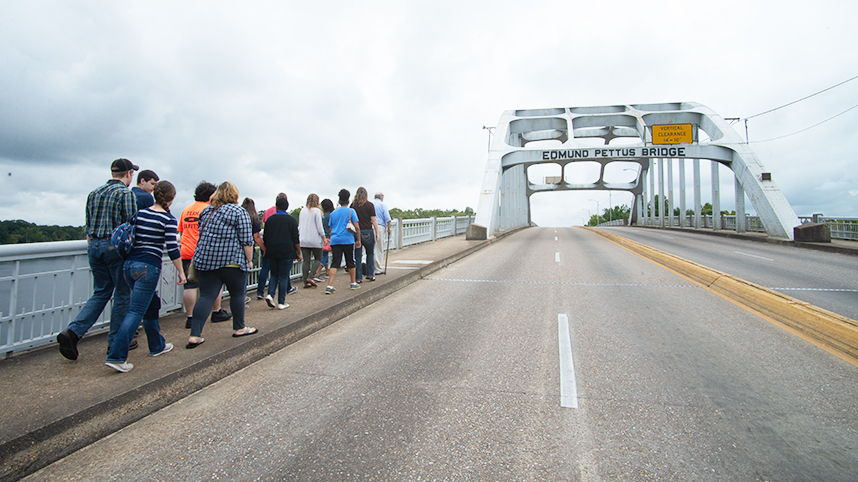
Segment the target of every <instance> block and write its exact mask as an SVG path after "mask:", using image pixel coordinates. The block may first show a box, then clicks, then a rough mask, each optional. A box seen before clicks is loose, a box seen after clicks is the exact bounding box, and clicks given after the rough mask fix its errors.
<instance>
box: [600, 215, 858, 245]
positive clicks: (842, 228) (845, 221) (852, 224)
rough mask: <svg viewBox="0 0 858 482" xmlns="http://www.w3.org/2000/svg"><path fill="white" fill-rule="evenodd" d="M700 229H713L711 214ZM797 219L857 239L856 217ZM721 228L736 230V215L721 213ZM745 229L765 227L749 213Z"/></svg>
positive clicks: (688, 222)
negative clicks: (825, 226) (821, 225)
mask: <svg viewBox="0 0 858 482" xmlns="http://www.w3.org/2000/svg"><path fill="white" fill-rule="evenodd" d="M700 218H701V223H702V224H703V226H701V229H713V227H714V218H713V217H712V215H711V214H709V215H706V216H701V217H700ZM798 219H799V221H801V223H802V224H806V223H823V224H825V225H827V226H828V228H829V229H830V230H831V239H844V240H849V241H858V218H842V217H832V216H822V215H819V214H815V215H813V216H799V217H798ZM618 221H619V220H616V221H614V222H613V223H602V224H600V225H599V226H621V225H622V223H619V222H618ZM679 221H680V218H679V217H677V216H674V217H673V226H674V227H679ZM644 223H645V224H646V225H647V226H659V225H660V224H659V219H658V218H644ZM664 224H665V226H667V225H669V224H670V218H665V219H664ZM693 225H694V216H686V217H685V226H686V227H691V226H693ZM721 229H722V230H725V231H735V230H736V215H734V214H722V215H721ZM745 231H748V232H752V233H765V232H766V229H765V228H764V227H763V223H762V222H761V221H760V218H759V216H751V215H749V214H746V215H745Z"/></svg>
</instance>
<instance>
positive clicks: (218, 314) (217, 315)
mask: <svg viewBox="0 0 858 482" xmlns="http://www.w3.org/2000/svg"><path fill="white" fill-rule="evenodd" d="M231 319H232V313H230V312H228V311H226V310H225V309H223V308H221V309H219V310H217V311H212V323H219V322H221V321H229V320H231Z"/></svg>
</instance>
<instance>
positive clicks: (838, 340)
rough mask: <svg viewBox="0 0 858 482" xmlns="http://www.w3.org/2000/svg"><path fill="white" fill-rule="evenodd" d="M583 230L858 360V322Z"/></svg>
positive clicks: (601, 232) (611, 236)
mask: <svg viewBox="0 0 858 482" xmlns="http://www.w3.org/2000/svg"><path fill="white" fill-rule="evenodd" d="M584 229H586V230H587V231H590V232H593V233H596V234H598V235H600V236H602V237H604V238H606V239H608V240H610V241H612V242H614V243H616V244H618V245H620V246H622V247H624V248H626V249H628V250H629V251H632V252H633V253H636V254H638V255H640V256H643V257H644V258H647V259H649V260H652V261H655V262H656V263H658V264H660V265H662V266H664V267H666V268H668V269H670V270H672V271H675V272H676V273H678V274H680V275H682V276H684V277H686V278H688V279H689V280H691V281H693V282H695V283H697V284H699V285H701V286H703V287H705V288H707V289H709V290H711V291H713V292H715V293H718V294H720V295H722V296H724V297H725V298H728V299H730V300H733V301H735V302H737V303H740V304H742V305H743V306H746V307H748V308H750V309H752V310H754V311H757V312H759V313H762V314H763V315H766V316H768V317H770V318H772V319H774V320H775V321H777V322H779V323H782V324H784V325H786V326H788V327H790V328H792V329H794V330H796V331H798V332H800V333H802V334H804V335H805V336H807V337H809V338H811V339H813V340H815V341H817V342H818V343H819V344H821V345H823V346H825V347H827V348H828V349H830V350H831V351H832V352H835V353H839V354H842V355H845V356H846V357H849V358H852V359H858V321H856V320H853V319H851V318H846V317H845V316H841V315H838V314H837V313H832V312H830V311H828V310H824V309H822V308H819V307H817V306H814V305H811V304H809V303H805V302H804V301H800V300H797V299H795V298H793V297H790V296H787V295H784V294H781V293H778V292H777V291H773V290H770V289H768V288H764V287H762V286H759V285H757V284H754V283H751V282H749V281H745V280H743V279H741V278H737V277H735V276H732V275H729V274H726V273H722V272H720V271H717V270H714V269H711V268H708V267H706V266H703V265H700V264H697V263H695V262H693V261H689V260H687V259H684V258H680V257H679V256H674V255H672V254H669V253H665V252H664V251H659V250H657V249H654V248H651V247H649V246H646V245H643V244H641V243H638V242H636V241H632V240H630V239H628V238H624V237H622V236H619V235H616V234H613V233H608V232H605V231H604V230H600V229H593V228H584Z"/></svg>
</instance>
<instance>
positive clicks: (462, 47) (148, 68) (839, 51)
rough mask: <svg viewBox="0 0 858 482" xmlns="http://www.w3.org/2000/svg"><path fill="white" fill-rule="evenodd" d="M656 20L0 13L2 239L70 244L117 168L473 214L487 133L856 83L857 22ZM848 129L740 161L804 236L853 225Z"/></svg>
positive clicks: (161, 7) (730, 110)
mask: <svg viewBox="0 0 858 482" xmlns="http://www.w3.org/2000/svg"><path fill="white" fill-rule="evenodd" d="M671 5H673V6H682V8H667V7H669V6H670V5H666V6H665V8H662V9H653V8H652V6H651V5H647V4H640V3H635V2H618V3H615V4H612V7H611V9H609V10H606V9H605V8H604V7H602V6H599V5H593V6H589V5H586V4H585V5H582V4H576V3H570V2H538V3H535V4H532V5H528V6H526V7H523V6H522V5H521V4H520V3H514V2H503V1H501V2H472V3H468V2H465V3H463V2H444V1H440V2H412V3H408V4H400V3H397V2H381V1H377V2H372V1H371V2H367V3H363V4H360V5H354V6H352V5H350V4H346V3H339V2H334V3H333V4H324V5H323V4H319V5H306V4H300V3H293V2H289V3H283V2H271V1H252V2H245V3H242V4H240V5H239V4H233V3H228V2H145V3H135V2H130V3H129V2H108V1H94V2H86V3H68V2H61V1H55V2H38V3H32V2H4V3H3V4H0V55H2V58H3V59H4V62H3V63H2V65H0V91H2V92H4V95H3V96H0V168H2V170H3V171H5V172H4V176H3V177H2V179H3V180H2V183H3V184H2V186H0V187H2V188H3V189H2V192H0V218H2V219H12V218H24V219H27V220H30V221H34V222H39V223H51V224H54V223H57V224H81V223H82V222H83V205H84V202H85V198H86V193H87V192H89V191H90V190H91V189H93V188H94V187H96V186H97V185H98V184H100V183H101V182H104V181H105V180H106V179H107V178H108V177H109V164H110V162H111V161H112V160H113V159H115V158H117V157H128V158H130V159H132V160H134V161H135V163H137V164H139V165H141V167H143V168H150V169H153V170H155V171H156V172H158V173H159V175H160V176H161V177H162V178H164V179H169V180H170V181H172V182H173V183H174V184H176V186H177V188H178V191H179V192H178V197H177V201H176V203H177V205H179V204H181V205H184V204H186V203H190V202H191V198H192V196H191V195H192V191H193V188H194V186H195V185H196V184H197V183H198V182H199V181H200V180H201V179H206V180H209V181H212V182H220V181H223V180H231V181H233V182H236V184H237V185H238V186H239V189H240V190H241V194H242V196H249V197H252V198H254V199H256V201H257V204H258V205H259V206H261V207H265V206H267V205H269V203H270V202H271V201H272V200H273V197H274V195H275V194H276V193H277V192H280V191H284V192H287V193H288V194H289V196H290V200H291V202H292V205H293V206H297V205H298V204H300V202H302V201H303V200H304V199H305V198H306V195H307V194H308V193H310V192H317V193H318V194H320V195H321V196H322V197H332V196H335V195H336V192H337V191H338V190H339V189H340V188H342V187H346V188H348V189H350V190H351V191H354V190H355V189H356V188H357V186H361V185H362V186H365V187H367V189H368V190H370V191H376V190H383V191H385V194H386V195H387V200H388V203H389V204H390V205H391V206H399V207H402V208H414V207H424V208H434V207H439V208H454V207H455V208H459V209H463V208H464V207H465V206H471V207H474V208H476V204H477V198H478V194H479V189H480V186H481V182H482V173H483V168H484V166H485V154H486V136H487V133H486V131H484V130H482V129H481V127H482V126H483V125H494V123H495V122H496V121H497V119H498V117H499V116H500V114H501V113H502V112H503V111H504V110H507V109H517V108H539V107H553V106H570V107H571V106H582V105H601V104H621V103H646V102H668V101H682V100H692V101H697V102H702V103H704V104H706V105H708V106H710V107H712V108H713V109H714V110H716V111H717V112H719V113H720V114H722V115H724V116H725V117H739V116H748V115H752V114H756V113H759V112H762V111H764V110H767V109H770V108H772V107H775V106H778V105H781V104H784V103H786V102H790V101H792V100H795V99H797V98H800V97H802V96H804V95H807V94H808V93H812V92H814V91H817V90H820V89H822V88H825V87H827V86H829V85H832V84H834V83H836V82H839V81H842V80H844V79H846V78H849V77H852V76H853V75H855V72H850V71H849V68H850V66H852V65H856V64H858V62H856V60H858V59H856V57H858V53H857V52H856V51H855V50H854V49H852V48H851V46H853V45H854V44H855V34H854V33H853V28H852V26H851V24H850V22H851V19H853V18H855V17H856V13H858V12H856V10H858V6H853V5H851V4H845V3H842V2H822V4H821V5H818V6H817V7H816V8H814V9H806V8H799V7H788V6H784V5H783V4H782V3H781V2H773V1H767V2H755V3H753V4H747V3H746V2H738V1H727V2H720V3H719V4H717V5H707V6H706V7H703V6H695V5H688V4H685V3H682V4H679V3H677V4H671ZM794 25H801V31H802V34H801V35H796V33H795V29H794V28H791V27H790V28H787V26H794ZM822 52H824V55H823V54H822ZM831 59H837V61H836V62H832V61H831ZM856 92H858V81H856V82H855V85H852V84H847V85H845V86H842V87H840V88H838V89H835V90H832V91H831V92H829V93H826V94H824V95H820V96H818V97H817V98H814V99H812V100H808V101H806V102H803V103H800V104H797V105H796V106H794V107H790V108H788V109H784V110H783V111H778V112H776V113H772V114H769V115H766V116H762V117H759V118H756V119H752V120H751V121H750V122H749V129H750V133H751V140H752V141H754V140H763V139H767V138H771V137H778V136H780V135H784V134H789V133H792V132H795V131H797V130H800V129H803V128H805V127H807V126H809V125H811V124H813V123H815V122H819V121H821V120H823V119H825V118H827V117H830V116H831V115H834V114H836V113H837V112H840V111H842V110H843V109H845V108H846V107H849V106H850V105H852V104H853V103H854V99H855V98H856V97H855V93H856ZM856 121H858V109H856V111H853V112H852V113H850V114H847V115H844V116H842V117H841V118H838V119H837V120H835V121H832V122H830V123H827V124H825V125H823V126H820V127H818V128H815V129H813V130H811V131H808V132H807V133H803V134H800V135H796V136H793V137H789V138H786V139H783V140H778V141H771V142H767V143H758V144H754V145H753V147H754V149H755V150H756V152H757V153H758V155H759V157H760V159H761V161H762V162H763V164H764V165H766V166H767V167H768V168H769V169H770V170H772V171H773V173H774V175H775V179H776V181H777V182H778V184H779V186H780V187H781V188H782V189H783V191H784V193H785V194H786V196H787V198H788V199H789V200H790V201H791V202H792V203H793V205H794V207H795V209H796V211H797V212H799V214H808V213H810V212H811V211H812V212H820V211H825V212H826V214H828V213H833V214H839V215H844V216H856V215H858V213H856V211H855V207H854V206H855V202H854V200H855V196H853V195H852V194H850V192H858V186H856V183H858V180H856V179H855V175H854V174H852V172H854V170H855V169H854V165H855V161H854V156H852V154H851V153H850V152H849V147H848V146H849V145H850V144H851V142H850V141H854V140H855V138H856V134H855V133H854V131H855V130H854V129H853V128H852V127H851V126H852V125H853V124H854V123H855V122H856ZM737 128H738V130H739V131H740V132H741V131H743V130H744V129H743V126H741V125H739V126H737ZM706 170H707V169H704V171H706ZM8 172H12V173H13V175H12V176H8V175H5V174H7V173H8ZM722 184H723V185H724V186H725V188H724V193H725V194H724V195H723V201H722V205H724V208H725V209H728V208H729V207H728V205H731V204H732V201H730V200H728V198H729V197H730V196H732V194H731V193H732V187H731V186H732V179H730V178H729V177H728V176H727V178H726V179H725V174H722ZM580 197H581V196H577V197H576V196H567V197H564V196H556V197H551V196H544V197H540V198H539V201H538V202H535V203H534V211H535V212H536V211H538V213H536V214H538V215H539V216H542V217H541V218H540V219H543V218H544V219H545V221H540V222H542V223H543V224H552V223H553V224H559V225H564V224H572V223H576V224H578V223H580V219H579V218H580V217H581V215H580V212H581V211H582V210H584V209H588V207H587V205H588V204H593V205H594V206H595V203H590V202H589V198H590V197H592V198H594V199H595V198H598V199H599V200H600V203H601V205H602V207H605V206H607V204H608V194H607V193H603V192H599V193H588V197H587V199H583V200H582V199H579V198H580ZM617 197H618V195H614V196H612V200H613V198H617ZM619 197H620V198H622V196H619ZM534 199H536V198H534ZM558 206H559V207H558ZM589 209H590V210H594V208H593V207H589ZM573 211H577V212H573Z"/></svg>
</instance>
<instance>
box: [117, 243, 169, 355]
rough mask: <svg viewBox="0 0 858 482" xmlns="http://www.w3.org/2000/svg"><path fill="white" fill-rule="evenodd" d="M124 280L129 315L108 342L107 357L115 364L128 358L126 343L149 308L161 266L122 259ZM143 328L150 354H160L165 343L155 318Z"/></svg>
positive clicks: (128, 343)
mask: <svg viewBox="0 0 858 482" xmlns="http://www.w3.org/2000/svg"><path fill="white" fill-rule="evenodd" d="M124 272H125V279H126V280H127V281H128V284H129V285H131V306H130V307H129V308H128V314H127V315H125V319H124V320H122V325H121V326H120V327H119V332H118V333H117V334H116V338H115V339H114V340H113V343H111V345H110V352H108V353H107V360H106V361H109V362H114V363H125V361H126V360H127V359H128V345H130V344H131V340H132V339H133V338H134V332H136V331H137V327H138V326H140V320H142V319H143V314H144V313H146V310H148V309H149V303H151V302H152V296H154V295H155V288H157V287H158V283H159V282H160V280H161V267H160V266H155V265H153V264H149V263H144V262H143V261H137V260H131V259H129V260H128V261H126V262H125V266H124ZM143 329H144V330H146V339H147V340H148V341H149V353H150V354H153V353H160V352H161V351H162V350H163V349H164V346H165V342H164V337H163V336H161V327H160V324H159V323H158V318H155V319H150V320H143Z"/></svg>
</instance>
